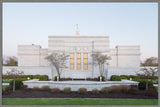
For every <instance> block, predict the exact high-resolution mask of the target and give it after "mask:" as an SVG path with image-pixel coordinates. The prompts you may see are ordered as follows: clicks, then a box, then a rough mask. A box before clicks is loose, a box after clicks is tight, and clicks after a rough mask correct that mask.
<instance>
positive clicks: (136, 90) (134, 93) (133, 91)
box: [128, 88, 139, 95]
mask: <svg viewBox="0 0 160 107" xmlns="http://www.w3.org/2000/svg"><path fill="white" fill-rule="evenodd" d="M138 92H139V90H138V88H130V89H129V90H128V93H129V94H132V95H136V94H138Z"/></svg>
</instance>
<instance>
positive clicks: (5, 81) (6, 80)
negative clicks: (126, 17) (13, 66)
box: [3, 79, 13, 83]
mask: <svg viewBox="0 0 160 107" xmlns="http://www.w3.org/2000/svg"><path fill="white" fill-rule="evenodd" d="M12 80H13V79H3V83H9V82H10V81H12Z"/></svg>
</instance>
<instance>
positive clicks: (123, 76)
mask: <svg viewBox="0 0 160 107" xmlns="http://www.w3.org/2000/svg"><path fill="white" fill-rule="evenodd" d="M120 78H121V79H127V80H129V78H130V77H129V76H128V75H120Z"/></svg>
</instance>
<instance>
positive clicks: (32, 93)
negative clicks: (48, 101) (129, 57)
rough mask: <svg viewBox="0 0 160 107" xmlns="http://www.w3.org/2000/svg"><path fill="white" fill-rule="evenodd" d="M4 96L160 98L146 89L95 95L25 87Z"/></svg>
mask: <svg viewBox="0 0 160 107" xmlns="http://www.w3.org/2000/svg"><path fill="white" fill-rule="evenodd" d="M2 97H3V98H126V99H158V93H157V96H155V97H151V96H146V95H145V91H143V90H141V91H139V93H138V95H131V94H127V93H108V94H102V93H99V94H98V95H94V94H92V93H91V92H88V93H87V94H78V93H77V92H71V93H70V94H65V93H63V92H60V93H52V92H51V91H50V90H48V91H41V90H31V91H30V92H28V93H25V92H24V90H23V89H19V90H16V91H15V92H13V93H11V94H10V95H2Z"/></svg>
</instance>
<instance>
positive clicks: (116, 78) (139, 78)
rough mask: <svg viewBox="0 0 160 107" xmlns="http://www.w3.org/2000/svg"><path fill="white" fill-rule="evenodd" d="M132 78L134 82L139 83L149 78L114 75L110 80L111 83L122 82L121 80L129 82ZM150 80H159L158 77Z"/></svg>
mask: <svg viewBox="0 0 160 107" xmlns="http://www.w3.org/2000/svg"><path fill="white" fill-rule="evenodd" d="M130 78H132V80H134V81H139V80H145V79H146V78H147V77H146V76H136V75H112V76H111V79H110V80H111V81H121V79H127V80H129V79H130ZM148 79H152V80H157V79H158V76H153V77H151V76H150V77H149V78H148Z"/></svg>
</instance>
